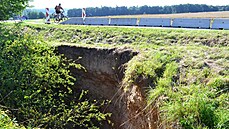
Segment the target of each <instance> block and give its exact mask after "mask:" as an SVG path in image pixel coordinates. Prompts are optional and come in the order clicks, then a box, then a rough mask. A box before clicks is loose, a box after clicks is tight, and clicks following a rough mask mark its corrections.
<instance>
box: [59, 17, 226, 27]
mask: <svg viewBox="0 0 229 129" xmlns="http://www.w3.org/2000/svg"><path fill="white" fill-rule="evenodd" d="M61 24H73V25H111V26H149V27H175V28H203V29H225V30H229V19H207V18H173V19H171V18H86V19H85V21H83V19H82V18H80V17H78V18H70V19H68V20H67V21H64V22H62V23H61Z"/></svg>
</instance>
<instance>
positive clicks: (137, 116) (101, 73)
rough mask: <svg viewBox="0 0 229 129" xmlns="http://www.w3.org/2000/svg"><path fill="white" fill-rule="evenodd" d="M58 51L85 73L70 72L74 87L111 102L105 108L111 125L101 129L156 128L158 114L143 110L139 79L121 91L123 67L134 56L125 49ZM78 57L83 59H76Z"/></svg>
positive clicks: (68, 48)
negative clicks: (82, 67)
mask: <svg viewBox="0 0 229 129" xmlns="http://www.w3.org/2000/svg"><path fill="white" fill-rule="evenodd" d="M58 52H59V53H61V54H64V55H65V56H66V57H67V58H69V59H73V60H75V61H76V62H77V63H80V64H81V65H83V66H84V67H85V69H86V71H85V70H77V69H71V72H72V73H73V74H74V75H75V77H76V78H77V83H76V84H75V85H76V88H80V89H84V90H89V95H90V96H91V97H92V98H93V99H98V100H111V103H110V104H109V105H108V106H107V107H105V108H104V110H105V112H111V113H112V117H111V121H112V122H113V123H114V125H113V126H111V125H108V124H105V125H104V126H103V127H101V128H104V129H151V128H152V129H153V128H156V126H155V125H156V122H157V115H156V114H157V113H152V111H151V113H149V111H146V110H144V108H145V107H146V99H145V91H144V90H143V89H145V87H144V86H146V84H147V83H148V82H147V80H141V81H139V83H137V84H135V85H132V86H131V87H130V88H129V91H127V92H124V90H123V88H122V78H123V76H124V69H125V68H124V64H125V63H127V62H128V61H129V60H131V59H132V58H133V56H135V55H137V54H138V53H137V52H133V51H132V50H128V49H99V48H82V47H75V46H59V47H58ZM79 57H82V58H81V59H79Z"/></svg>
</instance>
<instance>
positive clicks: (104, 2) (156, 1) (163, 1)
mask: <svg viewBox="0 0 229 129" xmlns="http://www.w3.org/2000/svg"><path fill="white" fill-rule="evenodd" d="M59 3H61V5H62V7H63V8H67V9H72V8H87V7H101V6H108V7H116V6H127V7H130V6H143V5H148V6H165V5H177V4H188V3H189V4H207V5H229V0H33V2H30V5H33V6H34V8H36V9H42V8H54V7H55V6H56V5H57V4H59Z"/></svg>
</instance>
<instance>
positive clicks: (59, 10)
mask: <svg viewBox="0 0 229 129" xmlns="http://www.w3.org/2000/svg"><path fill="white" fill-rule="evenodd" d="M55 10H56V15H57V16H61V18H62V17H63V12H64V9H63V8H62V7H61V3H59V5H57V6H56V7H55ZM61 10H62V12H61ZM60 14H61V15H60Z"/></svg>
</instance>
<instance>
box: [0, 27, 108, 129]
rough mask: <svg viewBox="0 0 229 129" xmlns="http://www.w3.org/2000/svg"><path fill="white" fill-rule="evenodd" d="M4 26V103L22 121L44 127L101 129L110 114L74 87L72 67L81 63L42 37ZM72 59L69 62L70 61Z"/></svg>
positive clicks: (0, 47)
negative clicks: (76, 62) (69, 57)
mask: <svg viewBox="0 0 229 129" xmlns="http://www.w3.org/2000/svg"><path fill="white" fill-rule="evenodd" d="M19 29H20V26H16V27H12V28H10V30H9V29H8V28H7V27H3V26H2V25H0V30H1V32H0V33H1V37H0V66H1V67H0V80H1V81H0V89H1V91H0V96H1V98H2V101H1V102H0V104H1V105H4V106H5V107H7V109H8V110H11V109H17V110H11V112H12V116H13V117H16V118H17V120H18V121H19V122H22V123H23V124H25V125H28V126H31V127H44V128H76V127H78V128H98V127H99V126H100V125H101V122H102V121H105V120H106V119H107V117H108V116H109V115H110V114H104V113H101V112H100V111H99V108H100V106H98V105H99V103H97V102H89V101H88V100H86V99H83V97H82V96H84V92H82V93H80V92H76V91H74V90H73V85H74V83H73V82H74V81H75V80H76V79H75V78H73V77H72V76H71V75H70V71H69V67H70V66H71V67H76V68H80V65H78V64H74V63H71V62H69V61H68V60H66V59H64V58H62V57H61V56H58V55H56V54H55V53H54V50H55V48H54V47H51V46H49V45H47V43H45V42H43V41H42V40H41V39H39V38H37V37H33V36H31V35H29V34H23V33H20V30H19ZM63 62H68V63H67V64H69V65H67V64H66V63H63Z"/></svg>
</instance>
